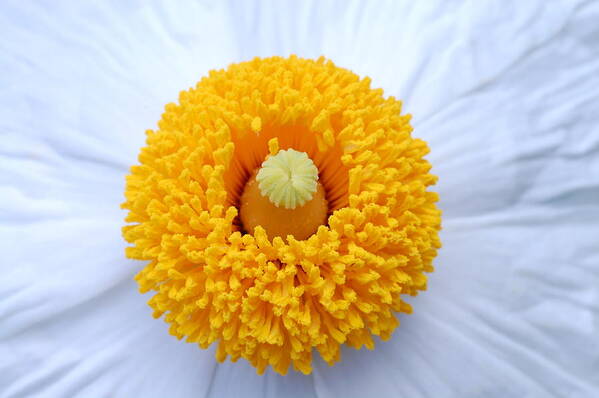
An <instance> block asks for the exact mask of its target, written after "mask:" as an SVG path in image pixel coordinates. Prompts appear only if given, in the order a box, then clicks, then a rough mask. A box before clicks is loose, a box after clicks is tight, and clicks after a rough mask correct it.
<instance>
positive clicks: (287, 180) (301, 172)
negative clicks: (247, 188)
mask: <svg viewBox="0 0 599 398" xmlns="http://www.w3.org/2000/svg"><path fill="white" fill-rule="evenodd" d="M256 180H257V181H258V186H259V187H260V193H261V194H262V196H266V197H268V199H270V201H271V202H272V203H273V204H274V205H275V206H277V207H279V206H283V207H284V208H286V209H295V208H296V207H298V206H303V205H304V204H305V203H306V202H307V201H309V200H311V199H312V197H314V193H315V192H316V182H317V181H318V169H317V168H316V166H315V165H314V162H312V159H310V158H309V157H308V155H307V154H306V152H299V151H296V150H294V149H287V150H283V151H279V153H277V154H276V155H274V156H269V157H268V159H266V160H265V161H264V162H263V163H262V167H261V168H260V171H258V175H256Z"/></svg>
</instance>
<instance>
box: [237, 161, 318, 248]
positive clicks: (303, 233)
mask: <svg viewBox="0 0 599 398" xmlns="http://www.w3.org/2000/svg"><path fill="white" fill-rule="evenodd" d="M258 171H259V169H257V170H255V171H254V173H253V174H252V176H251V177H250V179H249V180H248V182H247V183H246V185H245V188H244V190H243V193H242V194H241V199H240V204H239V216H240V219H241V222H242V224H243V227H244V229H245V230H246V231H247V232H249V233H253V232H254V228H255V227H257V226H258V225H260V226H262V228H264V230H265V231H266V234H267V235H268V238H269V239H271V240H272V238H274V237H275V236H280V237H282V238H286V237H287V235H293V237H294V238H295V239H297V240H304V239H307V238H309V237H310V235H312V234H313V233H315V232H316V230H317V229H318V227H319V226H321V225H323V224H325V222H326V218H327V212H328V203H327V200H326V199H325V191H324V188H323V186H322V184H321V183H319V182H316V192H314V193H313V194H312V198H311V199H309V200H307V201H306V202H305V203H304V204H303V205H300V206H296V207H294V208H286V207H285V206H283V205H279V206H277V204H276V203H273V200H272V199H271V198H269V197H268V196H267V195H264V194H263V193H262V192H261V190H260V184H259V183H258V181H257V180H256V174H258Z"/></svg>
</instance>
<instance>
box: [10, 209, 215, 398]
mask: <svg viewBox="0 0 599 398" xmlns="http://www.w3.org/2000/svg"><path fill="white" fill-rule="evenodd" d="M120 224H121V222H120V220H118V221H100V220H95V219H92V220H88V219H83V220H60V221H47V222H36V223H31V224H21V225H14V226H12V227H11V235H9V234H8V233H6V230H5V229H4V227H3V229H2V231H1V232H2V236H3V237H4V238H10V239H11V240H9V241H8V242H6V241H5V242H4V243H6V246H5V247H3V251H2V252H3V254H4V256H6V255H8V258H7V257H4V258H5V260H6V262H3V263H2V264H3V267H2V268H3V269H2V274H3V275H4V278H3V283H2V284H1V285H0V297H2V298H3V299H2V302H1V304H0V319H1V320H2V328H0V342H1V344H0V358H2V360H1V361H0V385H2V386H3V388H2V394H3V395H1V396H2V397H7V398H8V397H24V396H34V395H36V394H39V396H44V397H65V396H133V395H138V394H139V395H143V396H163V395H164V394H165V393H166V392H168V393H169V394H172V396H177V397H178V396H181V397H187V396H196V395H197V394H200V395H201V394H204V393H206V392H207V391H208V390H209V388H210V380H211V377H212V374H213V373H214V368H215V359H214V354H213V350H212V349H211V350H208V351H204V350H200V349H199V348H197V347H195V346H194V345H191V344H184V343H182V342H179V341H177V340H176V339H174V338H173V337H172V336H170V335H169V334H168V331H167V329H168V328H167V325H166V324H165V323H164V322H161V321H157V320H154V319H153V318H152V316H151V312H152V310H151V309H150V308H149V307H148V306H147V305H146V303H145V301H146V300H147V299H148V297H147V296H146V297H144V296H141V295H140V294H138V293H137V287H136V284H135V282H134V281H133V274H134V273H135V272H136V271H137V270H138V269H139V268H140V264H137V263H135V262H133V261H125V260H123V255H122V253H123V250H124V246H125V244H124V243H123V242H122V240H121V238H120V236H119V230H120ZM13 248H17V249H16V250H15V249H13ZM36 396H37V395H36Z"/></svg>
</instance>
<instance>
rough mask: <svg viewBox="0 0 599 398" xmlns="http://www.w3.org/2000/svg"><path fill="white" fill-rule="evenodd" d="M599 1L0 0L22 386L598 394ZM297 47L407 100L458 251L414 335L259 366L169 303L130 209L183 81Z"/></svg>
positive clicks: (414, 319) (419, 302)
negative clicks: (212, 342)
mask: <svg viewBox="0 0 599 398" xmlns="http://www.w3.org/2000/svg"><path fill="white" fill-rule="evenodd" d="M598 19H599V7H597V3H596V2H595V3H592V2H587V3H582V2H577V1H570V2H565V1H564V2H544V1H541V0H535V1H527V2H513V3H511V4H505V2H501V3H499V2H497V3H494V4H491V3H489V2H463V3H453V4H449V2H442V1H438V2H432V1H427V2H408V1H405V2H399V1H398V2H386V3H383V2H374V1H372V2H362V3H359V2H352V3H348V4H345V3H333V2H316V1H314V2H308V1H304V2H272V3H267V2H256V3H254V2H250V1H247V2H242V1H239V2H233V3H217V2H208V1H205V2H199V3H194V4H187V3H186V4H180V3H175V2H163V3H152V4H149V3H138V4H132V3H128V4H127V3H125V2H114V3H113V4H108V3H100V4H97V5H92V4H90V3H87V2H82V3H78V2H71V3H70V4H63V5H59V4H54V3H40V4H33V3H30V2H21V3H13V4H8V3H4V4H2V5H0V51H1V52H2V56H1V57H0V76H1V77H0V249H1V250H0V259H1V260H0V270H1V271H2V278H1V279H0V397H2V398H9V397H11V398H12V397H92V398H95V397H132V396H143V397H173V398H179V397H182V398H183V397H198V396H214V397H236V396H252V397H253V396H256V397H258V396H268V397H278V396H285V397H293V396H298V397H311V396H318V397H338V396H339V397H370V396H373V397H379V396H380V397H397V396H400V397H411V398H413V397H453V396H456V397H480V396H485V397H487V396H497V397H506V396H513V397H521V396H530V397H546V396H552V395H555V396H564V397H566V396H567V397H590V396H593V393H595V394H597V391H598V389H599V378H598V376H597V375H598V374H599V368H598V363H599V345H598V344H597V337H598V330H599V307H598V305H597V303H598V300H599V267H598V264H599V112H597V103H598V102H599V57H598V54H599V24H597V20H598ZM293 53H294V54H298V55H299V56H302V57H311V58H315V57H318V56H320V55H326V56H327V57H329V58H330V59H332V60H333V61H334V62H335V63H336V64H337V65H339V66H342V67H346V68H349V69H351V70H353V71H354V72H356V73H357V74H359V75H361V76H366V75H367V76H370V77H371V78H372V79H373V86H374V87H383V88H384V89H385V93H386V95H393V96H396V97H397V98H400V99H402V100H403V101H404V110H405V111H407V112H409V113H412V114H413V125H414V128H415V130H414V133H413V135H414V136H416V137H419V138H423V139H425V140H426V141H427V142H428V143H429V145H430V147H431V150H432V152H431V153H430V155H429V156H428V158H429V160H430V161H431V163H432V164H433V173H434V174H436V175H438V176H439V177H440V179H439V183H438V184H437V186H436V187H435V190H436V191H437V192H439V194H440V198H441V201H440V203H439V206H440V207H441V209H442V210H443V211H444V217H443V226H444V229H443V231H442V233H441V238H442V241H443V244H444V247H443V249H441V251H440V254H439V256H438V257H437V259H436V260H435V266H436V272H435V273H433V274H431V275H430V277H429V291H428V292H426V293H425V294H422V295H420V296H418V297H416V298H413V299H411V300H410V302H411V303H412V305H413V307H414V308H415V312H414V314H412V315H407V316H403V315H402V316H401V317H400V318H401V320H402V325H401V326H400V327H399V328H398V329H397V330H396V332H395V333H394V335H393V337H392V339H391V340H390V341H388V342H377V347H376V348H375V350H374V351H365V350H360V351H355V350H353V349H347V350H344V351H343V361H342V362H340V363H338V364H337V365H335V366H334V367H328V366H327V365H326V364H324V362H322V361H321V360H319V359H316V357H315V369H314V372H313V373H312V375H310V376H304V375H302V374H300V373H296V372H293V371H291V372H290V373H289V374H288V375H287V376H280V375H277V374H275V373H274V372H273V371H272V370H268V371H267V372H266V374H265V375H263V376H259V375H257V374H256V372H255V369H254V368H253V367H252V366H250V365H249V364H248V363H246V362H245V361H239V362H237V363H230V362H225V363H223V364H217V362H216V361H215V359H214V348H213V347H212V348H210V349H208V350H206V351H204V350H200V349H198V347H197V346H195V345H192V344H184V343H183V342H179V341H177V340H176V339H174V338H172V337H171V336H170V335H169V334H168V332H167V328H168V326H167V324H165V323H164V322H162V321H156V320H154V319H152V317H151V309H150V308H149V307H148V306H147V305H146V304H145V303H146V301H147V300H148V299H149V298H150V295H145V296H142V295H140V294H138V292H137V286H136V284H135V282H134V281H133V279H132V278H133V275H134V274H135V273H136V272H137V271H139V270H140V269H141V268H142V267H143V265H144V264H142V263H140V262H135V261H130V260H126V259H125V256H124V247H125V243H124V242H123V240H122V238H121V233H120V228H121V226H122V225H123V217H124V214H125V213H124V212H123V211H122V210H120V209H119V204H120V203H121V202H122V201H123V190H124V176H125V174H127V172H128V168H129V166H130V165H131V164H133V163H135V162H136V157H137V154H138V151H139V148H140V147H141V146H142V145H143V142H144V138H145V137H144V130H145V129H147V128H152V127H154V126H155V123H156V121H157V120H158V119H159V118H160V114H161V112H162V111H163V107H164V104H166V103H167V102H170V101H175V100H176V98H177V95H178V92H179V91H180V90H183V89H186V88H188V87H190V86H192V85H193V84H195V82H196V81H197V80H199V79H200V78H201V77H202V76H204V75H206V73H207V72H208V71H209V70H210V69H215V68H223V67H226V66H227V65H228V64H230V63H233V62H239V61H242V60H247V59H250V58H252V57H254V56H270V55H289V54H293Z"/></svg>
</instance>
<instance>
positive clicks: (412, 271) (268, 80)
mask: <svg viewBox="0 0 599 398" xmlns="http://www.w3.org/2000/svg"><path fill="white" fill-rule="evenodd" d="M400 111H401V103H399V102H398V101H396V100H395V99H394V98H393V97H390V98H387V99H385V98H384V97H383V95H382V90H373V89H371V88H370V79H368V78H365V79H360V78H359V77H358V76H357V75H355V74H354V73H351V72H350V71H348V70H346V69H343V68H339V67H336V66H335V65H334V64H333V63H332V62H330V61H325V59H324V58H322V57H321V58H319V59H318V60H317V61H313V60H306V59H300V58H297V57H294V56H292V57H290V58H280V57H272V58H265V59H260V58H255V59H254V60H252V61H249V62H243V63H240V64H235V65H231V66H230V67H229V68H227V69H226V70H220V71H212V72H210V74H209V76H208V77H207V78H204V79H202V80H201V81H200V82H199V83H198V84H197V85H196V87H195V88H193V89H191V90H189V91H183V92H181V94H180V95H179V104H172V103H171V104H168V105H167V106H166V112H165V113H164V114H163V116H162V119H161V120H160V122H159V123H158V126H159V129H158V130H156V131H152V130H150V131H148V132H147V136H148V138H147V146H146V147H144V148H143V149H142V151H141V153H140V156H139V161H140V163H141V164H140V165H139V166H133V167H132V169H131V175H130V176H129V177H128V178H127V189H126V192H125V193H126V197H127V201H126V202H125V203H124V204H123V207H124V208H125V209H128V210H129V215H128V216H127V218H126V221H128V222H129V223H132V225H128V226H125V227H124V228H123V235H124V237H125V239H126V240H127V241H129V242H130V243H133V246H132V247H129V248H128V249H127V256H128V257H130V258H133V259H138V260H149V261H150V262H149V264H148V266H147V267H146V268H145V269H144V270H143V271H141V272H140V273H139V274H138V275H137V276H136V279H137V281H138V282H139V285H140V290H141V291H142V292H147V291H150V290H154V291H156V295H155V296H153V297H152V299H151V300H150V301H149V304H150V306H151V307H152V308H153V309H154V316H155V317H160V316H162V315H165V320H166V321H167V322H168V323H170V324H171V327H170V333H171V334H173V335H175V336H177V337H178V338H180V339H181V338H186V340H187V341H188V342H192V343H197V344H199V346H200V347H202V348H207V347H208V346H209V345H210V344H212V343H217V344H218V349H217V352H216V356H217V359H218V360H219V361H221V362H222V361H223V360H225V359H226V358H227V357H228V356H230V357H231V359H232V360H233V361H236V360H237V359H238V358H240V357H241V358H245V359H247V360H248V361H250V362H251V363H252V365H253V366H255V367H256V368H257V370H258V373H263V372H264V370H265V369H266V367H267V366H268V365H270V366H272V367H273V369H274V370H275V371H276V372H278V373H281V374H286V373H287V369H288V367H289V365H290V364H292V365H293V367H294V369H296V370H299V371H301V372H303V373H306V374H308V373H310V372H311V371H312V351H313V349H316V351H318V353H319V354H320V355H321V356H322V358H323V359H324V360H325V361H326V362H327V363H329V364H330V365H332V364H334V363H335V362H337V361H339V360H340V345H341V344H347V345H349V346H352V347H354V348H357V349H360V348H361V347H363V346H365V347H367V348H370V349H372V348H374V341H373V339H372V335H376V336H381V338H382V339H383V340H388V339H389V337H390V336H391V332H393V330H394V329H395V327H396V326H397V325H398V321H397V318H396V317H395V315H394V312H411V306H410V305H409V304H408V303H406V302H405V301H403V300H402V299H401V297H400V294H411V295H415V294H416V293H417V292H418V290H423V289H425V288H426V276H425V275H424V272H430V271H432V270H433V267H432V260H433V258H434V257H435V255H436V253H437V249H438V248H439V247H440V242H439V238H438V230H439V229H440V211H439V210H438V209H437V208H436V206H435V204H434V203H435V202H436V201H437V199H438V197H437V194H436V193H432V192H429V191H427V187H428V186H430V185H432V184H434V182H435V181H436V177H434V176H432V175H430V174H429V173H428V172H429V170H430V168H431V166H430V164H429V163H428V162H427V161H426V160H425V159H424V158H423V156H424V155H426V154H427V153H428V147H427V146H426V144H425V143H424V142H423V141H421V140H418V139H413V138H412V137H411V135H410V133H411V131H412V128H411V127H410V125H409V116H401V115H400ZM279 147H282V148H285V149H284V150H281V151H279ZM269 149H270V155H271V156H270V158H267V159H266V160H264V159H265V158H266V156H267V154H268V151H269ZM299 151H302V152H299ZM263 161H264V162H263ZM313 162H314V163H313ZM260 166H261V167H260ZM258 169H259V171H257V172H256V170H258ZM252 175H255V177H250V176H252ZM252 178H255V180H257V182H258V183H259V188H260V190H261V193H259V194H258V193H257V194H254V196H246V199H245V200H241V199H240V198H241V197H242V196H244V195H246V194H245V193H244V190H247V188H246V187H247V186H248V185H250V183H248V180H251V179H252ZM317 178H318V179H319V180H320V181H322V187H323V189H324V192H325V193H324V196H325V197H326V200H325V199H320V200H317V201H316V202H314V203H317V205H322V211H320V212H319V211H318V209H314V208H313V207H311V206H310V203H312V202H313V198H312V196H313V194H314V193H315V192H316V191H317V185H316V184H317V181H316V179H317ZM293 181H296V182H295V184H296V185H298V186H299V188H297V191H296V190H294V189H293V186H291V185H289V186H286V185H284V184H285V183H287V182H290V183H293ZM318 184H320V182H318ZM321 191H322V190H321ZM254 192H257V191H256V190H254ZM261 197H265V198H264V199H260V198H261ZM266 197H268V199H267V198H266ZM252 201H259V202H266V205H268V206H270V208H266V209H260V208H259V207H257V206H252V203H251V202H252ZM271 202H272V203H271ZM296 202H301V203H296ZM240 203H241V205H240ZM244 203H246V206H245V207H244V206H243V204H244ZM302 205H303V206H302ZM262 206H264V205H262ZM279 206H282V207H284V208H285V210H282V209H281V212H279V213H277V212H276V210H277V209H276V208H278V207H279ZM306 206H308V207H309V211H308V212H306V211H301V210H302V209H303V208H305V207H306ZM296 207H297V209H296ZM327 208H328V214H329V216H328V219H327V220H326V221H325V220H324V219H323V218H325V217H326V214H327ZM244 211H245V212H246V213H247V215H246V216H245V217H244V214H243V213H244ZM260 211H261V212H262V213H263V214H264V217H265V218H266V220H265V221H267V222H266V223H261V222H258V223H251V224H250V223H248V222H243V221H244V219H246V220H247V219H248V217H252V216H253V214H252V213H256V212H260ZM300 211H301V213H300V216H299V218H295V215H294V214H296V213H298V212H300ZM240 213H241V214H240ZM320 215H322V216H325V217H322V216H320ZM238 216H240V217H238ZM256 217H259V215H258V216H256ZM313 217H315V218H316V223H310V220H311V219H313ZM268 220H270V221H268ZM306 223H309V224H310V227H309V229H311V231H310V230H308V231H306V229H305V224H306ZM273 224H274V225H273ZM276 224H282V227H283V228H282V227H281V226H278V225H276ZM250 226H251V228H249V227H250ZM296 228H299V229H300V231H296ZM298 232H299V234H300V235H299V236H298ZM285 238H286V239H285Z"/></svg>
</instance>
